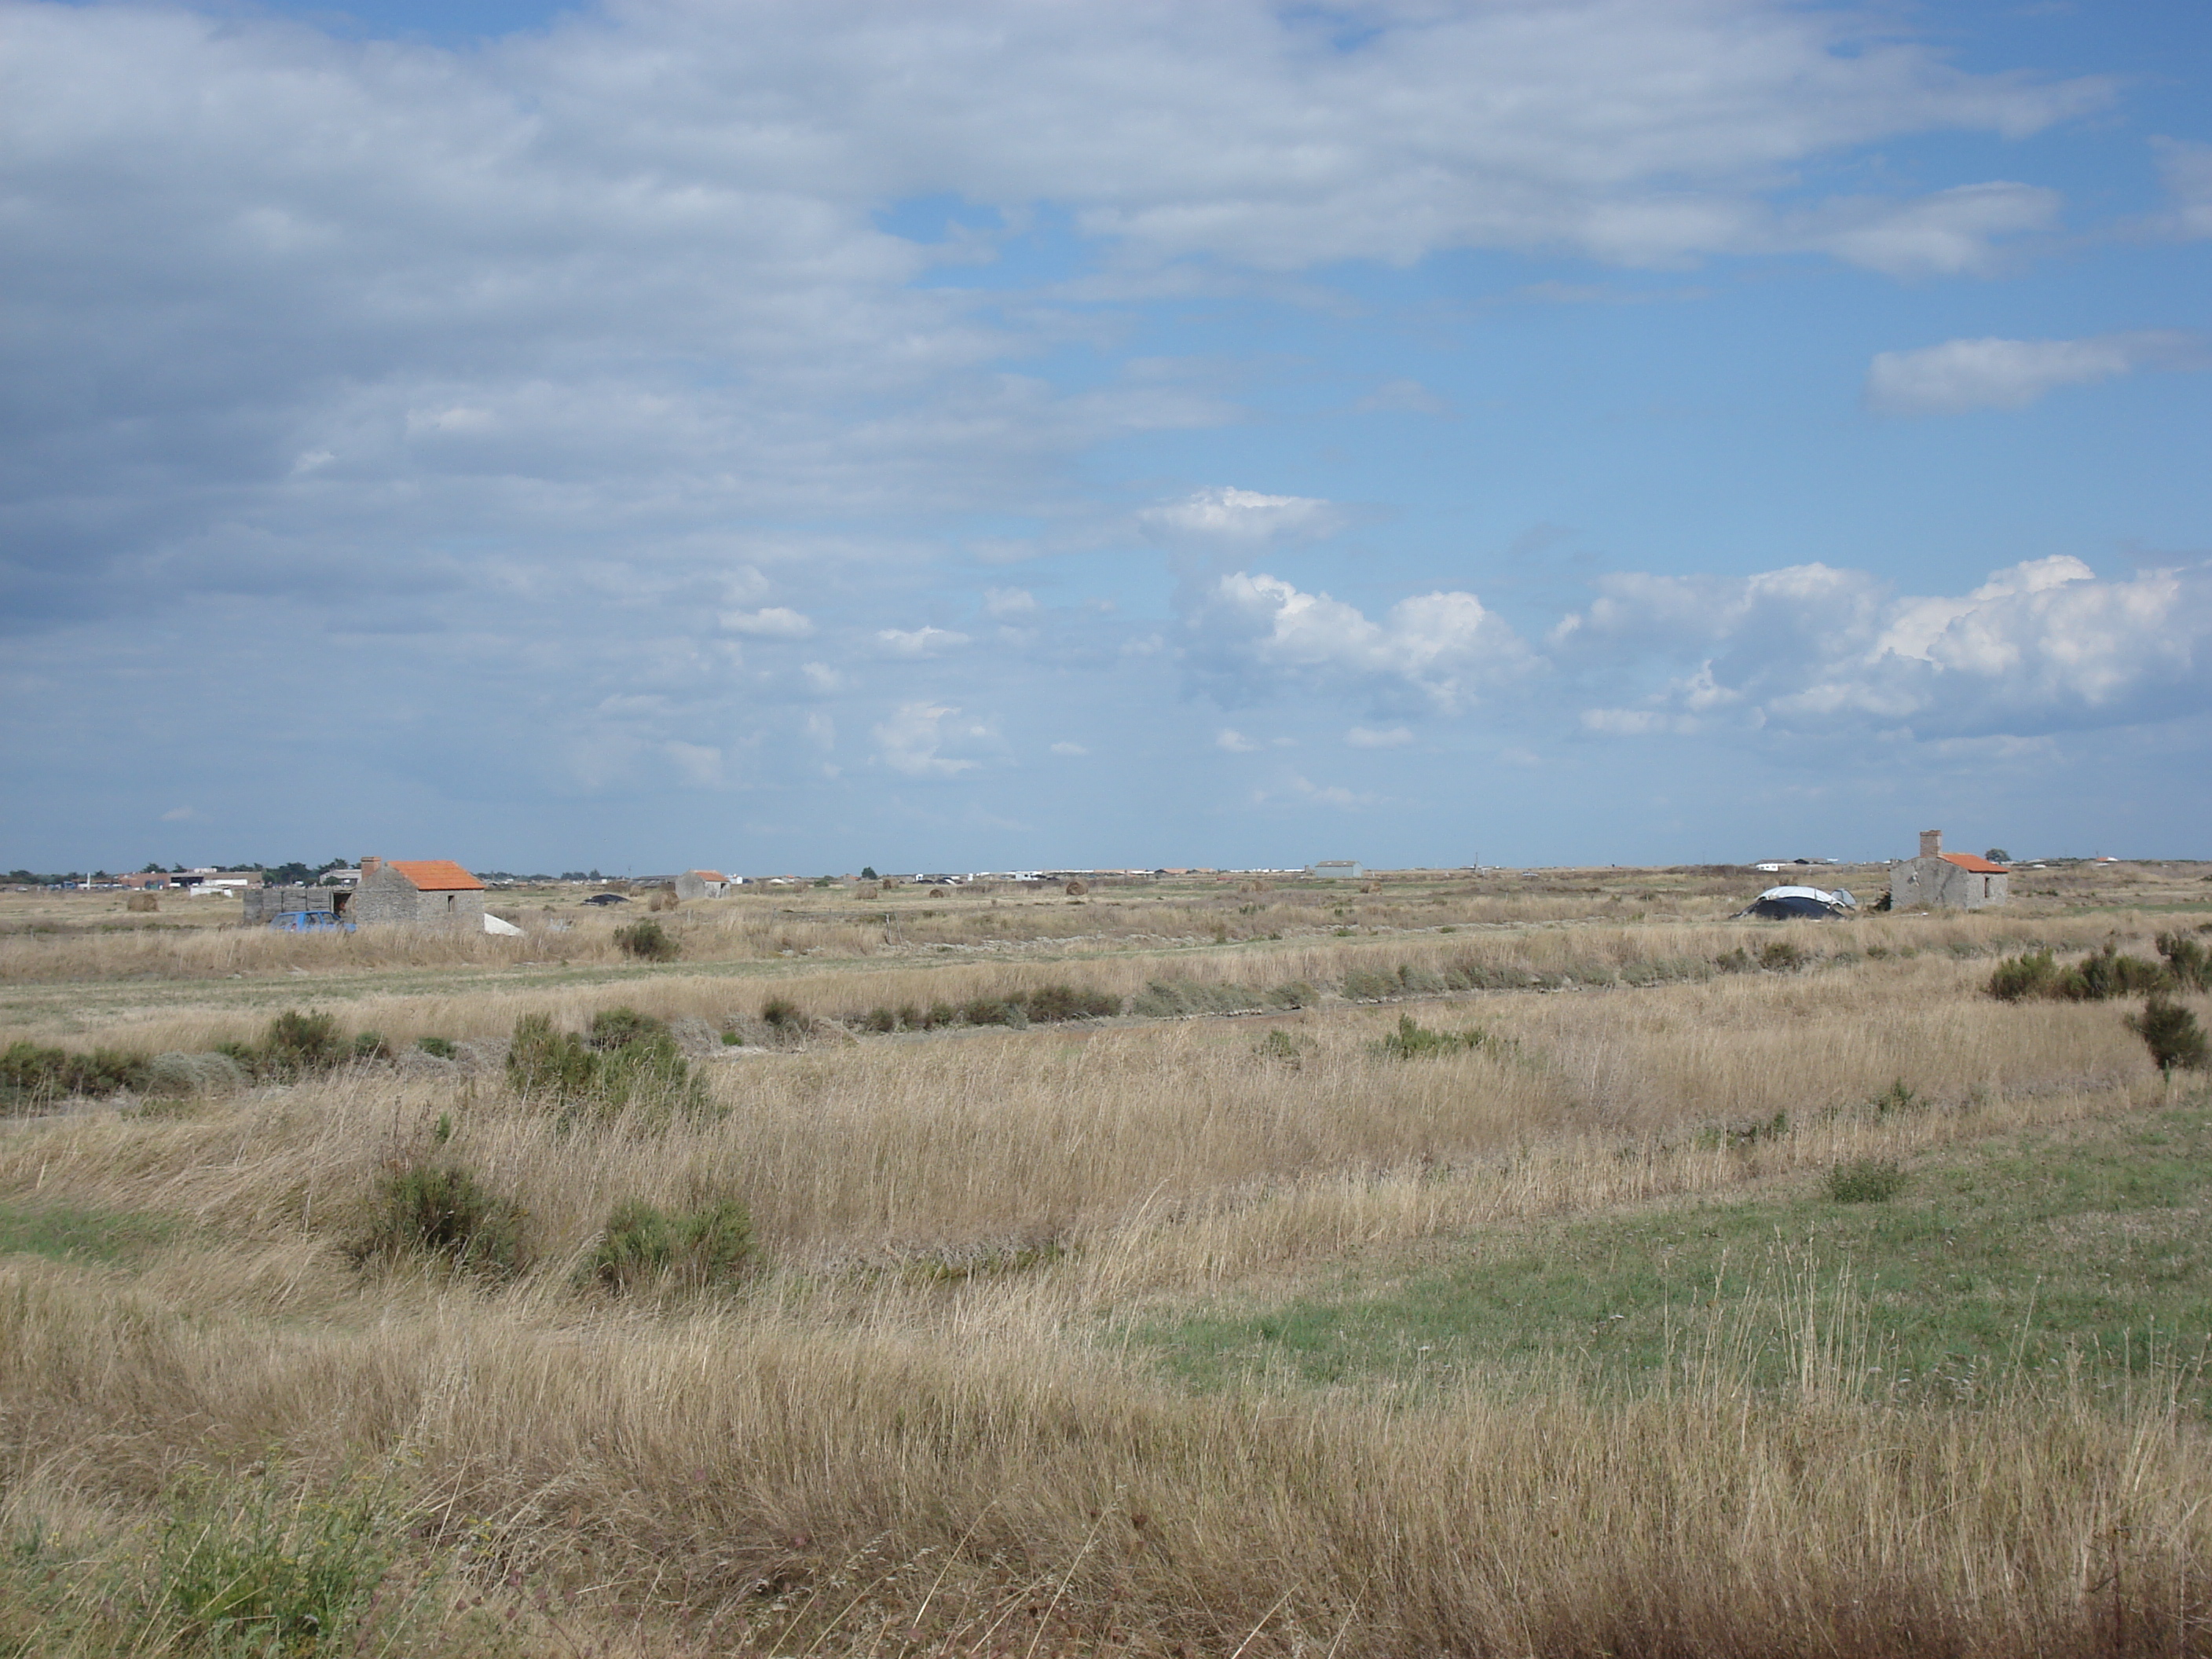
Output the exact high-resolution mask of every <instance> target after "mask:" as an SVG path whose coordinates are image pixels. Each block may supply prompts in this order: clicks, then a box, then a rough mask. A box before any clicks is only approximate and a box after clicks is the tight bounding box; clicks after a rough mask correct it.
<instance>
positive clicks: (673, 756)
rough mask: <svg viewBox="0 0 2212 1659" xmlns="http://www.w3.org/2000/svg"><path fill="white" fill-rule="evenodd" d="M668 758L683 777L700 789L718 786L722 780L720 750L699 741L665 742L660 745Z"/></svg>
mask: <svg viewBox="0 0 2212 1659" xmlns="http://www.w3.org/2000/svg"><path fill="white" fill-rule="evenodd" d="M661 748H662V750H664V751H665V753H666V755H667V756H668V758H669V759H670V760H671V761H673V762H675V763H676V768H677V770H678V771H679V772H681V773H682V774H683V775H684V778H685V779H686V780H687V781H690V782H691V783H694V784H696V785H697V786H698V787H701V788H702V789H711V788H716V787H720V784H721V782H722V751H721V750H719V749H715V748H712V747H710V746H709V745H708V744H700V743H675V742H670V743H665V744H662V745H661Z"/></svg>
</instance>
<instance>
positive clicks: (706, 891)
mask: <svg viewBox="0 0 2212 1659" xmlns="http://www.w3.org/2000/svg"><path fill="white" fill-rule="evenodd" d="M731 887H732V882H731V880H730V878H728V877H727V876H726V875H724V874H723V873H722V872H720V870H686V871H685V872H684V873H683V874H682V875H680V876H678V877H677V878H676V896H677V897H678V898H680V899H695V898H720V897H721V896H722V895H723V894H725V893H726V892H728V891H729V890H730V888H731Z"/></svg>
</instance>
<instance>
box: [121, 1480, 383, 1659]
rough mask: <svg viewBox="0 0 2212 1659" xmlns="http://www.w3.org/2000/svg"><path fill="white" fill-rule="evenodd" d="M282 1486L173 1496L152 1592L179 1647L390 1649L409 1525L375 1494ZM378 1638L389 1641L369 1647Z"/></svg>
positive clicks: (183, 1489)
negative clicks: (394, 1587)
mask: <svg viewBox="0 0 2212 1659" xmlns="http://www.w3.org/2000/svg"><path fill="white" fill-rule="evenodd" d="M279 1479H280V1477H278V1476H276V1475H273V1474H272V1475H271V1476H270V1477H268V1478H266V1479H264V1480H262V1481H261V1482H259V1483H258V1485H257V1486H252V1487H249V1488H247V1489H246V1491H245V1492H243V1493H241V1492H240V1490H239V1489H238V1487H237V1486H234V1485H231V1484H228V1483H226V1484H225V1485H224V1486H220V1487H218V1486H212V1485H210V1484H208V1483H206V1482H204V1481H195V1482H190V1483H187V1484H185V1485H182V1486H179V1487H178V1488H176V1489H174V1490H173V1492H172V1494H171V1497H170V1500H169V1514H168V1519H167V1525H166V1526H165V1527H164V1528H163V1530H162V1534H161V1554H160V1571H159V1576H158V1579H157V1581H156V1582H157V1583H158V1586H159V1594H160V1595H161V1600H162V1601H163V1602H164V1603H165V1604H166V1606H165V1608H164V1611H165V1612H166V1613H167V1615H168V1619H169V1620H174V1621H175V1626H176V1629H175V1636H176V1641H175V1647H176V1648H178V1649H183V1650H195V1649H203V1648H204V1650H207V1651H210V1652H212V1653H216V1654H237V1655H241V1656H242V1655H249V1654H251V1655H263V1654H269V1655H286V1656H291V1655H311V1654H319V1653H331V1654H351V1653H362V1652H367V1651H369V1650H370V1649H371V1647H372V1644H374V1645H375V1647H376V1650H378V1651H384V1650H388V1649H389V1648H390V1645H391V1642H392V1639H393V1638H397V1637H398V1636H399V1635H400V1634H401V1632H399V1631H398V1628H397V1627H396V1626H397V1620H396V1617H395V1615H397V1614H400V1613H404V1611H406V1610H407V1609H406V1603H407V1602H408V1601H409V1600H410V1599H411V1598H409V1597H405V1596H401V1597H396V1598H395V1597H392V1596H390V1595H388V1593H387V1588H388V1584H389V1581H390V1580H391V1578H392V1576H393V1573H394V1571H395V1569H396V1568H397V1566H398V1557H399V1544H400V1541H401V1540H403V1539H404V1537H405V1535H406V1533H405V1528H404V1526H403V1525H401V1524H399V1521H398V1517H396V1516H391V1515H388V1514H386V1512H385V1510H384V1506H383V1505H382V1504H380V1503H379V1502H378V1501H377V1500H376V1498H375V1497H374V1494H372V1493H368V1492H362V1491H360V1490H357V1489H356V1490H347V1489H343V1488H342V1489H341V1490H340V1491H339V1492H337V1493H336V1494H335V1495H332V1496H330V1497H323V1498H317V1497H311V1496H309V1495H307V1494H305V1493H293V1494H287V1493H286V1492H283V1490H282V1489H281V1488H280V1486H279V1484H278V1483H279ZM163 1622H167V1621H163ZM156 1627H158V1626H156ZM380 1629H381V1630H382V1631H383V1632H385V1634H386V1640H385V1641H384V1642H383V1643H381V1644H376V1643H375V1641H374V1638H376V1637H377V1635H378V1634H379V1632H380ZM134 1650H135V1649H134ZM164 1650H165V1651H167V1650H170V1649H169V1648H168V1647H167V1644H164Z"/></svg>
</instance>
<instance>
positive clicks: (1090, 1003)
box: [1021, 984, 1121, 1022]
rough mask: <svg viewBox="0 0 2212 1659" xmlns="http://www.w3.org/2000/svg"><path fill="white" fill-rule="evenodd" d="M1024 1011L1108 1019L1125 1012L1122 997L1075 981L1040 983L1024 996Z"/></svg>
mask: <svg viewBox="0 0 2212 1659" xmlns="http://www.w3.org/2000/svg"><path fill="white" fill-rule="evenodd" d="M1021 1003H1022V1012H1024V1013H1025V1014H1027V1015H1028V1016H1029V1017H1030V1018H1031V1019H1032V1020H1036V1021H1039V1022H1048V1021H1052V1020H1059V1019H1106V1018H1111V1017H1113V1016H1114V1015H1115V1014H1118V1013H1120V1012H1121V998H1119V997H1117V996H1115V995H1113V994H1111V993H1109V992H1106V991H1090V990H1085V989H1082V988H1080V987H1077V986H1073V985H1060V984H1053V985H1040V986H1039V987H1037V988H1036V990H1034V991H1031V992H1030V993H1029V994H1027V995H1025V996H1024V997H1023V998H1022V1000H1021Z"/></svg>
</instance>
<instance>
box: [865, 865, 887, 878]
mask: <svg viewBox="0 0 2212 1659" xmlns="http://www.w3.org/2000/svg"><path fill="white" fill-rule="evenodd" d="M860 879H861V880H862V881H881V880H882V879H883V878H882V877H881V876H878V874H877V873H876V866H874V865H872V864H864V865H862V866H860Z"/></svg>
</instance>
